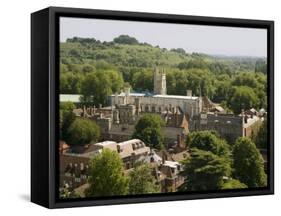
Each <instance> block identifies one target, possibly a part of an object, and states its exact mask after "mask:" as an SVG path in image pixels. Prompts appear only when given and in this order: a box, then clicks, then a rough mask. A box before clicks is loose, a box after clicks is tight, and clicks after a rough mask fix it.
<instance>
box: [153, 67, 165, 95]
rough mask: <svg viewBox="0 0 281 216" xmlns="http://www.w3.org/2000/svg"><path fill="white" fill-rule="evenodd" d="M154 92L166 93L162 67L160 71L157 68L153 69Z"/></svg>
mask: <svg viewBox="0 0 281 216" xmlns="http://www.w3.org/2000/svg"><path fill="white" fill-rule="evenodd" d="M154 94H160V95H166V94H167V88H166V74H165V72H164V69H162V70H161V71H159V70H158V68H155V70H154Z"/></svg>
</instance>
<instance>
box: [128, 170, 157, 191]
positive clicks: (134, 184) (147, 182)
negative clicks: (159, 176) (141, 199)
mask: <svg viewBox="0 0 281 216" xmlns="http://www.w3.org/2000/svg"><path fill="white" fill-rule="evenodd" d="M129 176H130V183H129V194H148V193H159V192H160V187H159V185H156V181H155V178H154V176H153V175H152V174H151V168H150V167H149V166H148V165H147V164H142V165H139V166H137V167H135V169H134V170H133V171H131V172H130V174H129Z"/></svg>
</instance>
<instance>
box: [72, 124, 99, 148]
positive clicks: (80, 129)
mask: <svg viewBox="0 0 281 216" xmlns="http://www.w3.org/2000/svg"><path fill="white" fill-rule="evenodd" d="M67 133H68V138H67V140H66V142H67V143H68V144H69V145H85V144H89V143H91V142H96V141H97V140H98V139H99V136H100V128H99V127H98V125H97V124H96V123H95V122H94V121H92V120H89V119H82V118H76V119H75V120H74V122H72V124H71V125H70V127H69V128H68V130H67Z"/></svg>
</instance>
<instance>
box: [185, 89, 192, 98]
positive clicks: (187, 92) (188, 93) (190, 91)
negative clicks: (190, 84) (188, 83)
mask: <svg viewBox="0 0 281 216" xmlns="http://www.w3.org/2000/svg"><path fill="white" fill-rule="evenodd" d="M186 96H189V97H192V90H190V89H188V90H186Z"/></svg>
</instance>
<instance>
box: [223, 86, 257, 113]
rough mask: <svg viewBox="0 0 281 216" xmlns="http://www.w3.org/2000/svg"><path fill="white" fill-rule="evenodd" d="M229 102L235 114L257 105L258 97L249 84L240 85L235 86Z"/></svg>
mask: <svg viewBox="0 0 281 216" xmlns="http://www.w3.org/2000/svg"><path fill="white" fill-rule="evenodd" d="M228 104H229V105H230V107H231V109H232V110H233V111H234V113H235V114H239V113H241V110H242V109H244V110H247V109H250V108H253V107H256V105H257V104H258V98H257V96H256V94H255V92H254V90H253V89H252V88H250V87H248V86H239V87H234V89H233V93H232V95H231V97H230V98H229V101H228Z"/></svg>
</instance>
